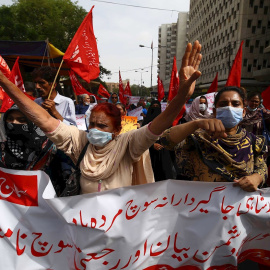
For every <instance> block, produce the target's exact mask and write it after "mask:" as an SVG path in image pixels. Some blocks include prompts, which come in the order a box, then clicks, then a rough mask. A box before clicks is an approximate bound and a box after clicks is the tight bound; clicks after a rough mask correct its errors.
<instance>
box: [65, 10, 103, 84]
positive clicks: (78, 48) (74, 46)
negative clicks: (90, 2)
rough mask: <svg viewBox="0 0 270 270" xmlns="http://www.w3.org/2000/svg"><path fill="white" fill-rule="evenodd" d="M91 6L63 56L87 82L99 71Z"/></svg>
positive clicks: (94, 77)
mask: <svg viewBox="0 0 270 270" xmlns="http://www.w3.org/2000/svg"><path fill="white" fill-rule="evenodd" d="M93 8H94V6H93V7H92V8H91V10H90V12H89V13H88V14H87V15H86V17H85V18H84V20H83V22H82V24H81V25H80V27H79V29H78V30H77V32H76V34H75V35H74V37H73V39H72V41H71V43H70V44H69V46H68V48H67V50H66V52H65V55H64V57H63V59H64V60H65V62H66V63H67V65H68V66H69V67H70V68H71V69H72V70H73V71H74V72H76V73H77V74H78V75H79V76H80V77H81V78H82V79H84V80H85V81H87V82H88V83H89V82H90V80H93V79H96V78H97V77H98V76H99V72H100V70H99V56H98V50H97V42H96V38H95V35H94V30H93V20H92V10H93Z"/></svg>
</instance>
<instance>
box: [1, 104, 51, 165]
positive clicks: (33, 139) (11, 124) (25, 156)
mask: <svg viewBox="0 0 270 270" xmlns="http://www.w3.org/2000/svg"><path fill="white" fill-rule="evenodd" d="M3 126H4V132H5V141H4V142H1V143H0V144H1V148H0V158H1V159H0V167H4V168H8V169H16V170H41V169H45V165H48V164H49V160H50V155H51V152H52V145H53V144H52V142H51V141H49V139H48V138H47V137H46V136H45V134H44V133H43V131H42V130H41V129H40V128H39V127H37V126H35V125H34V124H33V123H32V122H30V121H29V120H28V119H27V118H26V116H25V115H24V114H23V113H22V112H21V111H20V109H19V108H18V106H17V105H13V106H12V107H11V108H10V109H9V110H7V111H6V112H5V114H4V116H3Z"/></svg>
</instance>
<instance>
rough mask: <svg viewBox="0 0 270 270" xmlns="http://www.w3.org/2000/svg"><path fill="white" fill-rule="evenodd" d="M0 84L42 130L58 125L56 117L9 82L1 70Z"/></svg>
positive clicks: (46, 130) (47, 130)
mask: <svg viewBox="0 0 270 270" xmlns="http://www.w3.org/2000/svg"><path fill="white" fill-rule="evenodd" d="M0 86H2V87H3V89H4V90H5V91H6V93H7V94H8V95H9V96H10V98H11V99H12V100H13V101H14V102H15V103H16V104H17V105H18V106H19V108H20V110H21V111H22V112H23V113H24V114H25V115H26V116H27V118H28V119H29V120H30V121H32V122H34V123H35V124H36V125H37V126H38V127H40V128H41V129H42V130H43V131H44V132H50V131H53V130H54V129H55V128H56V127H57V126H58V124H59V121H58V120H57V119H55V118H53V117H52V116H51V115H50V114H49V113H48V112H47V111H46V110H44V109H43V108H42V107H41V106H39V105H38V104H36V103H35V102H34V101H32V100H31V99H30V98H28V97H27V96H26V95H25V94H24V93H23V92H22V91H21V90H20V89H19V88H18V87H17V86H16V85H15V84H13V83H12V82H10V81H9V80H8V79H7V77H6V76H5V75H4V74H3V73H2V72H1V71H0Z"/></svg>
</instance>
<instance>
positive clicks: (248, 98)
mask: <svg viewBox="0 0 270 270" xmlns="http://www.w3.org/2000/svg"><path fill="white" fill-rule="evenodd" d="M253 97H258V98H259V100H261V99H262V97H261V94H260V93H259V92H251V93H249V94H248V97H247V100H248V101H250V100H251V99H252V98H253Z"/></svg>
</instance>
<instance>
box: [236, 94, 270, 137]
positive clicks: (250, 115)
mask: <svg viewBox="0 0 270 270" xmlns="http://www.w3.org/2000/svg"><path fill="white" fill-rule="evenodd" d="M261 99H262V98H261V94H260V93H257V92H253V93H250V94H249V95H248V100H247V101H248V102H247V104H248V105H247V108H246V115H245V117H244V119H243V121H242V122H241V127H243V128H245V129H246V130H247V131H249V132H252V133H253V134H255V135H262V132H263V119H262V116H263V118H264V120H265V124H266V127H267V129H268V130H270V111H268V110H266V109H265V108H259V106H260V104H261Z"/></svg>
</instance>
